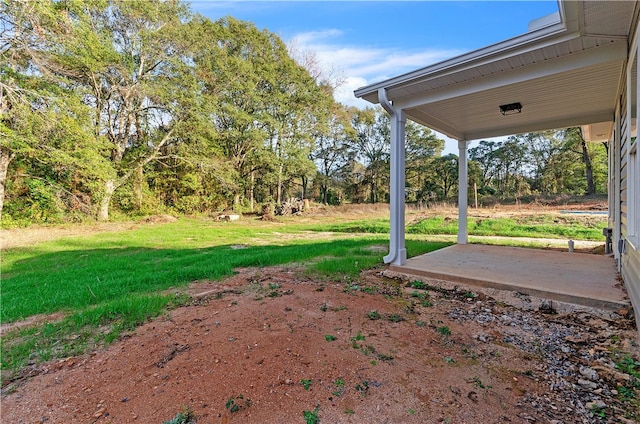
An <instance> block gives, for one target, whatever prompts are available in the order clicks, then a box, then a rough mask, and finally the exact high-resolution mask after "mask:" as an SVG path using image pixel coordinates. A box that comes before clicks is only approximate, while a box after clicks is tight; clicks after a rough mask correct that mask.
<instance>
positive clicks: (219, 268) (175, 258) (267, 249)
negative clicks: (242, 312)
mask: <svg viewBox="0 0 640 424" xmlns="http://www.w3.org/2000/svg"><path fill="white" fill-rule="evenodd" d="M386 243H387V242H386V240H384V239H380V238H359V239H348V240H336V241H324V242H312V243H309V242H306V243H300V242H298V243H295V244H290V245H287V246H240V247H241V248H238V246H233V245H225V246H216V247H208V248H198V249H149V248H132V247H128V248H116V249H93V250H72V251H59V252H55V253H43V254H38V255H33V256H31V257H28V258H25V259H21V260H19V261H16V262H15V263H13V264H12V265H11V266H9V267H6V268H8V269H5V270H3V271H4V272H7V273H8V274H9V276H6V274H5V278H3V282H2V293H1V299H0V301H1V303H2V312H1V318H2V322H3V323H8V322H13V321H17V320H22V319H25V318H27V317H29V316H32V315H36V314H50V313H53V312H58V311H68V312H72V311H77V310H81V309H83V308H86V307H89V306H92V305H99V304H101V303H104V302H111V301H114V300H117V299H120V298H124V297H126V296H129V295H131V294H133V293H138V294H149V293H155V292H158V291H162V290H166V289H168V288H171V287H181V286H185V285H187V284H189V283H190V282H192V281H195V280H199V279H208V280H219V279H222V278H224V277H226V276H229V275H232V274H233V270H234V269H235V268H241V267H262V266H272V265H281V264H286V263H293V262H296V263H301V264H303V265H304V264H305V262H309V264H308V267H309V269H310V270H311V271H313V270H314V269H317V270H318V271H319V272H321V273H326V272H335V273H346V274H348V275H352V276H357V274H359V273H360V271H361V270H363V269H366V268H370V267H372V266H375V265H376V264H380V263H381V257H382V255H383V254H382V253H380V249H378V248H376V249H370V247H372V246H376V247H377V246H381V247H382V248H383V249H384V248H385V246H386ZM446 245H447V244H445V243H428V242H419V241H407V249H408V251H409V254H410V255H412V256H415V255H419V254H422V253H425V252H429V251H432V250H436V249H439V248H442V247H444V246H446ZM318 257H322V258H323V259H322V260H321V261H319V262H318V261H312V259H313V258H318ZM332 258H334V259H332Z"/></svg>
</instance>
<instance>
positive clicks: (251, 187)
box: [249, 171, 256, 212]
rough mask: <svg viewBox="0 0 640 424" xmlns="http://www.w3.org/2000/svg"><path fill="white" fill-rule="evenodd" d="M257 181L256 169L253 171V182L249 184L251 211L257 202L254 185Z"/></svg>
mask: <svg viewBox="0 0 640 424" xmlns="http://www.w3.org/2000/svg"><path fill="white" fill-rule="evenodd" d="M255 181H256V176H255V173H254V171H251V183H250V185H249V206H250V208H251V212H253V204H254V202H255V199H254V187H253V186H254V185H255Z"/></svg>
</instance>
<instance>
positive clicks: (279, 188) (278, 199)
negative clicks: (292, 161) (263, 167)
mask: <svg viewBox="0 0 640 424" xmlns="http://www.w3.org/2000/svg"><path fill="white" fill-rule="evenodd" d="M277 193H278V196H277V199H276V203H278V204H279V203H282V164H280V167H279V168H278V192H277Z"/></svg>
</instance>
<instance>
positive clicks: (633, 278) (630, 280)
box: [614, 31, 640, 323]
mask: <svg viewBox="0 0 640 424" xmlns="http://www.w3.org/2000/svg"><path fill="white" fill-rule="evenodd" d="M634 32H635V31H634ZM625 75H626V72H625ZM624 80H626V78H625V79H624ZM626 84H627V82H626V81H623V83H622V84H621V85H622V86H621V88H620V93H621V94H622V96H621V103H620V106H621V110H620V146H619V149H620V150H619V152H620V162H619V163H614V166H615V167H619V175H620V186H619V187H620V192H619V194H620V198H619V201H620V203H619V206H620V217H619V220H620V221H619V222H620V233H621V235H622V237H623V238H626V237H627V235H628V218H629V217H628V212H629V205H628V202H627V201H628V198H629V197H628V194H629V193H628V192H627V178H628V171H629V167H628V166H627V165H628V163H627V159H628V157H627V149H628V148H629V146H630V140H629V138H628V133H627V125H628V124H629V122H627V99H626V97H627V96H626V93H627V89H626ZM614 171H617V170H614ZM614 219H615V218H614ZM624 243H625V246H624V249H623V251H622V253H621V255H620V269H621V274H622V278H623V279H624V282H625V286H626V288H627V292H628V294H629V298H630V299H631V303H632V304H633V306H634V310H635V315H636V321H637V322H639V323H640V250H634V249H633V247H632V246H631V245H630V244H629V243H628V242H627V241H626V240H625V242H624ZM614 249H617V246H614Z"/></svg>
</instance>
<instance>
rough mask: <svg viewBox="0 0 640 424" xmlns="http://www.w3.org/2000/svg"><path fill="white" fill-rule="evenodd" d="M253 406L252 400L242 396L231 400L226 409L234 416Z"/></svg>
mask: <svg viewBox="0 0 640 424" xmlns="http://www.w3.org/2000/svg"><path fill="white" fill-rule="evenodd" d="M250 406H251V400H250V399H245V398H244V395H242V394H240V395H238V396H235V397H231V398H229V400H228V401H227V403H226V404H225V405H224V407H225V408H226V409H228V410H229V412H231V413H232V414H234V413H236V412H238V411H240V410H241V409H244V408H248V407H250Z"/></svg>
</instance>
